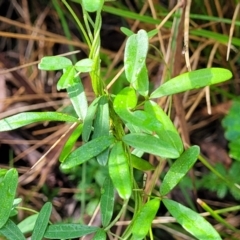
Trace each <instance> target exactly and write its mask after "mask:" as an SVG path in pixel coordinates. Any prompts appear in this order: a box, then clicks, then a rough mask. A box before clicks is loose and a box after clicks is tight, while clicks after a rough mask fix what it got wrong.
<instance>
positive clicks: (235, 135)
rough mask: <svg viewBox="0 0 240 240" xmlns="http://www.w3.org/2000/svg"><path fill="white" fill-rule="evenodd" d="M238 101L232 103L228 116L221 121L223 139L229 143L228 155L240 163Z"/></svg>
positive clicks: (239, 115)
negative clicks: (223, 129)
mask: <svg viewBox="0 0 240 240" xmlns="http://www.w3.org/2000/svg"><path fill="white" fill-rule="evenodd" d="M239 117H240V101H233V103H232V106H231V108H230V110H229V112H228V114H227V115H226V116H225V117H224V118H223V120H222V126H223V127H224V128H225V137H226V139H227V140H228V141H229V144H228V147H229V155H230V157H232V158H234V159H235V160H238V161H240V151H239V149H240V123H239Z"/></svg>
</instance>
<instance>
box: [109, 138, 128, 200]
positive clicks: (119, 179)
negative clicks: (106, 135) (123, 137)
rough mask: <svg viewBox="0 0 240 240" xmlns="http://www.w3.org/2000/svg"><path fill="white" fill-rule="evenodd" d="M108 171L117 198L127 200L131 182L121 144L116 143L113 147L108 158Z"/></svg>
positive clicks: (125, 155)
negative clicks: (117, 195)
mask: <svg viewBox="0 0 240 240" xmlns="http://www.w3.org/2000/svg"><path fill="white" fill-rule="evenodd" d="M108 170H109V175H110V177H111V179H112V182H113V185H114V187H115V188H116V189H117V192H118V194H119V196H120V197H121V198H123V199H129V198H130V196H131V193H132V181H131V174H130V170H129V165H128V159H127V154H126V152H125V150H124V148H123V144H122V142H117V143H116V144H115V145H114V146H113V148H112V150H111V152H110V156H109V161H108Z"/></svg>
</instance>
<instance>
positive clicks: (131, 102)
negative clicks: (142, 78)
mask: <svg viewBox="0 0 240 240" xmlns="http://www.w3.org/2000/svg"><path fill="white" fill-rule="evenodd" d="M136 104H137V95H136V92H135V90H134V89H133V88H130V87H126V88H124V89H123V90H122V91H120V93H119V94H118V95H117V96H116V98H115V99H114V102H113V107H114V110H115V111H116V113H117V114H118V115H119V116H120V118H121V119H122V120H124V121H125V122H127V123H130V124H131V125H134V126H136V127H140V128H141V130H142V131H145V132H150V133H151V132H155V131H157V130H160V129H161V128H162V124H161V123H160V122H159V120H158V119H157V118H155V117H154V116H152V115H150V114H149V113H147V112H145V111H140V110H137V111H131V110H132V109H133V108H135V107H136Z"/></svg>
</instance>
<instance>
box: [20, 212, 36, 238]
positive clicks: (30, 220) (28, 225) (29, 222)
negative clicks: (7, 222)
mask: <svg viewBox="0 0 240 240" xmlns="http://www.w3.org/2000/svg"><path fill="white" fill-rule="evenodd" d="M37 217H38V213H37V214H33V215H31V216H29V217H27V218H25V219H24V220H23V221H21V222H20V223H19V224H18V225H17V226H18V228H19V229H20V231H21V232H22V233H23V234H25V233H30V232H32V230H33V228H34V225H35V222H36V220H37Z"/></svg>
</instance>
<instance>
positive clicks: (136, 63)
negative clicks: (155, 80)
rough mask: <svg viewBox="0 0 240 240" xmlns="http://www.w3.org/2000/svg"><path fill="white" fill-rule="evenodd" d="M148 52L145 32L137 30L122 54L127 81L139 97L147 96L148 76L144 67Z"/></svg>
mask: <svg viewBox="0 0 240 240" xmlns="http://www.w3.org/2000/svg"><path fill="white" fill-rule="evenodd" d="M147 52H148V35H147V32H146V31H145V30H139V31H138V33H137V34H134V35H131V36H130V37H129V38H128V40H127V43H126V47H125V52H124V68H125V74H126V78H127V80H128V81H129V82H130V83H131V85H132V86H133V87H134V88H135V89H136V91H138V92H139V93H140V94H141V95H143V96H147V94H148V85H149V81H148V74H147V68H146V65H145V61H146V57H147Z"/></svg>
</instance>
